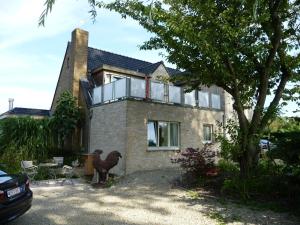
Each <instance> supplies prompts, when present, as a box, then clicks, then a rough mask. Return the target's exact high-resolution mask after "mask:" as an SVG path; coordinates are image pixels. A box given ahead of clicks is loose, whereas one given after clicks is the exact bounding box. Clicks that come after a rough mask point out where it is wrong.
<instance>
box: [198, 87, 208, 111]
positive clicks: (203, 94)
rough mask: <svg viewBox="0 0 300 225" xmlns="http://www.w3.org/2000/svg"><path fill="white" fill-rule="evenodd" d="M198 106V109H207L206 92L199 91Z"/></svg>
mask: <svg viewBox="0 0 300 225" xmlns="http://www.w3.org/2000/svg"><path fill="white" fill-rule="evenodd" d="M198 94H199V95H198V96H199V106H200V107H206V108H208V107H209V95H208V92H204V91H199V93H198Z"/></svg>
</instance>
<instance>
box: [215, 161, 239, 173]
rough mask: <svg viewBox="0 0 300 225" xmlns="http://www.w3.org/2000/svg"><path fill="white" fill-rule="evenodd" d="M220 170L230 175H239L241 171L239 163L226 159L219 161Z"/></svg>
mask: <svg viewBox="0 0 300 225" xmlns="http://www.w3.org/2000/svg"><path fill="white" fill-rule="evenodd" d="M218 168H219V169H220V171H221V172H223V173H224V172H225V173H227V174H230V175H238V174H239V171H240V170H239V166H238V164H237V163H234V162H232V161H229V160H225V159H220V160H219V161H218Z"/></svg>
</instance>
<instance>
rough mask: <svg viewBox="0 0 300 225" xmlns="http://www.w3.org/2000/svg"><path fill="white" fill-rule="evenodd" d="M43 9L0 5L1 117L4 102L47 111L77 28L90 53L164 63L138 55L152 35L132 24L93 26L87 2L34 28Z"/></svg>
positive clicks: (33, 4) (64, 4) (105, 18)
mask: <svg viewBox="0 0 300 225" xmlns="http://www.w3.org/2000/svg"><path fill="white" fill-rule="evenodd" d="M43 4H44V0H26V1H24V0H23V1H22V0H14V1H3V2H1V8H0V64H1V70H0V77H1V82H0V113H3V112H5V111H7V110H8V98H14V106H15V107H28V108H43V109H49V107H50V105H51V102H52V98H53V94H54V91H55V87H56V83H57V80H58V76H59V71H60V68H61V64H62V61H63V57H64V53H65V49H66V46H67V42H68V41H69V40H70V38H71V32H72V30H74V29H75V28H76V27H79V28H81V29H85V30H87V31H89V46H91V47H95V48H99V49H103V50H107V51H111V52H114V53H118V54H123V55H127V56H130V57H134V58H139V59H143V60H146V61H150V62H157V61H160V60H164V58H163V57H162V56H161V55H159V51H140V50H139V48H138V45H141V44H142V43H143V41H145V40H147V39H149V37H150V36H151V34H150V33H148V32H147V31H145V30H144V29H143V28H141V27H140V26H139V24H138V23H137V22H135V21H133V20H130V19H126V20H124V19H121V17H120V16H119V15H118V14H116V13H113V12H109V11H103V10H101V11H99V12H98V16H97V21H96V23H94V24H93V22H92V21H91V19H90V15H89V14H88V10H89V6H88V3H87V0H81V1H74V0H58V1H57V3H56V4H55V5H54V9H53V12H52V13H51V14H50V16H48V18H47V20H46V25H45V27H38V19H39V16H40V14H41V12H42V10H43V9H44V7H43ZM166 64H167V65H169V66H170V64H168V63H166ZM295 107H296V106H295V105H293V104H291V105H289V107H287V110H288V113H286V115H293V113H292V111H293V110H294V109H295ZM298 115H299V114H298Z"/></svg>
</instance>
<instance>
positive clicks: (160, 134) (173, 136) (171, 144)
mask: <svg viewBox="0 0 300 225" xmlns="http://www.w3.org/2000/svg"><path fill="white" fill-rule="evenodd" d="M147 129H148V130H147V133H148V139H147V140H148V147H149V149H178V148H179V123H177V122H165V121H148V124H147Z"/></svg>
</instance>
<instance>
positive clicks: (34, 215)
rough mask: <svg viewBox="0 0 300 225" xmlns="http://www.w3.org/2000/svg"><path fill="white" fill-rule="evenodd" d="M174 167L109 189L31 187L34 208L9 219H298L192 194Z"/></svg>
mask: <svg viewBox="0 0 300 225" xmlns="http://www.w3.org/2000/svg"><path fill="white" fill-rule="evenodd" d="M178 175H179V172H178V171H177V172H176V173H174V170H172V171H171V170H166V171H150V172H144V173H134V174H131V175H129V176H126V177H125V178H123V179H120V181H119V182H118V184H116V185H115V186H113V187H111V188H107V189H94V188H92V187H91V185H89V184H86V183H76V184H75V185H74V186H72V185H64V186H60V185H54V186H49V187H47V186H43V185H41V186H36V187H33V188H32V189H33V192H34V201H33V206H32V208H31V210H30V211H29V212H28V213H26V214H25V215H23V216H22V217H20V218H18V219H17V220H15V221H13V222H12V223H10V225H41V224H42V225H46V224H47V225H50V224H51V225H52V224H53V225H64V224H66V225H67V224H68V225H69V224H70V225H77V224H78V225H79V224H80V225H81V224H82V225H85V224H87V225H93V224H97V225H101V224H105V225H108V224H116V225H119V224H120V225H121V224H122V225H129V224H130V225H138V224H139V225H146V224H160V225H161V224H178V225H183V224H184V225H189V224H191V225H194V224H195V225H200V224H214V223H215V224H220V223H221V222H222V223H225V224H227V223H231V222H236V221H239V222H241V224H275V225H277V224H278V225H279V224H295V221H294V223H292V222H291V221H288V220H287V219H286V218H285V215H284V214H276V213H272V212H268V211H267V212H257V211H252V210H250V209H247V208H245V207H243V208H239V207H238V206H236V205H233V204H221V203H220V202H219V201H217V200H216V199H211V198H208V197H202V196H200V197H199V198H198V199H192V198H190V197H189V194H188V193H187V192H186V191H185V190H182V189H177V188H173V187H172V184H171V181H172V180H173V179H174V178H175V177H176V176H178Z"/></svg>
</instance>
